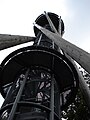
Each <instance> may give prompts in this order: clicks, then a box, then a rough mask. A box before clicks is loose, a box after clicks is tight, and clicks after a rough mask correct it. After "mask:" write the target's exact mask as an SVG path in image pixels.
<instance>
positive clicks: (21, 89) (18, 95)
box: [7, 69, 29, 120]
mask: <svg viewBox="0 0 90 120" xmlns="http://www.w3.org/2000/svg"><path fill="white" fill-rule="evenodd" d="M28 74H29V69H28V70H27V71H26V73H25V78H24V80H23V81H22V84H21V86H20V89H19V91H18V94H17V96H16V99H15V102H14V103H13V106H12V109H11V112H10V114H9V117H8V119H7V120H13V118H14V114H15V112H16V109H17V104H18V102H19V100H20V98H21V95H22V92H23V89H24V86H25V83H26V80H27V77H28Z"/></svg>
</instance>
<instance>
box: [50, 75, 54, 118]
mask: <svg viewBox="0 0 90 120" xmlns="http://www.w3.org/2000/svg"><path fill="white" fill-rule="evenodd" d="M50 109H51V112H50V120H54V75H53V76H52V80H51V100H50Z"/></svg>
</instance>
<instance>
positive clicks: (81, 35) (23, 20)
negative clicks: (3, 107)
mask: <svg viewBox="0 0 90 120" xmlns="http://www.w3.org/2000/svg"><path fill="white" fill-rule="evenodd" d="M44 11H47V12H54V13H56V14H58V15H59V16H61V17H62V19H63V21H64V24H65V34H64V36H63V37H64V38H65V39H66V40H68V41H70V42H72V43H74V44H76V45H77V46H79V47H81V48H82V49H84V50H86V51H87V52H90V45H89V43H90V13H89V12H90V0H0V34H12V35H26V36H34V33H33V22H34V21H35V19H36V18H37V17H38V16H39V15H40V14H42V13H43V12H44ZM15 49H17V48H15V47H14V48H10V49H7V50H3V51H0V62H1V61H2V60H3V58H4V57H5V56H6V55H8V53H9V52H11V51H13V50H15ZM1 103H2V100H0V104H1Z"/></svg>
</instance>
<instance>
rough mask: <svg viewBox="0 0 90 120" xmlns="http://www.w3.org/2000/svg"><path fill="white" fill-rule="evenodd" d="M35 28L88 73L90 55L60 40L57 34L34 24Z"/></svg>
mask: <svg viewBox="0 0 90 120" xmlns="http://www.w3.org/2000/svg"><path fill="white" fill-rule="evenodd" d="M35 26H36V27H37V28H38V29H39V30H41V31H42V33H44V34H45V35H46V36H47V37H48V38H49V39H51V40H53V41H54V42H55V43H56V44H57V45H58V46H59V47H60V48H61V49H62V50H63V51H64V52H65V53H67V55H69V56H70V57H71V58H72V59H74V60H75V61H77V63H79V64H80V65H81V66H82V67H83V68H84V69H85V70H86V71H87V72H89V73H90V54H89V53H88V52H86V51H84V50H83V49H81V48H79V47H77V46H76V45H74V44H72V43H70V42H68V41H67V40H65V39H63V38H61V37H60V35H59V34H58V33H53V32H51V31H49V30H47V29H45V28H43V27H41V26H39V25H37V24H35Z"/></svg>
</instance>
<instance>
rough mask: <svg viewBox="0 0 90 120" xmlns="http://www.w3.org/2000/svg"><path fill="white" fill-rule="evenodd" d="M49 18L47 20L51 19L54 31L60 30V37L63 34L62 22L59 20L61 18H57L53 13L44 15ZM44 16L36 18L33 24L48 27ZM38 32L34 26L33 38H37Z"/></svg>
mask: <svg viewBox="0 0 90 120" xmlns="http://www.w3.org/2000/svg"><path fill="white" fill-rule="evenodd" d="M45 14H47V15H48V16H49V18H50V19H51V21H52V23H53V25H54V26H55V28H56V30H57V31H58V32H59V30H61V36H62V35H63V34H64V28H65V27H64V22H63V20H62V19H61V17H59V16H58V15H57V14H55V13H51V12H48V13H45ZM45 14H41V15H40V16H38V17H37V19H36V20H35V23H36V24H38V25H40V26H42V27H44V28H45V27H46V26H47V25H48V26H50V24H49V22H48V20H47V17H46V15H45ZM59 27H60V28H59ZM38 32H39V30H38V29H37V28H36V27H35V26H34V33H35V36H37V34H38Z"/></svg>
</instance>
